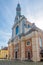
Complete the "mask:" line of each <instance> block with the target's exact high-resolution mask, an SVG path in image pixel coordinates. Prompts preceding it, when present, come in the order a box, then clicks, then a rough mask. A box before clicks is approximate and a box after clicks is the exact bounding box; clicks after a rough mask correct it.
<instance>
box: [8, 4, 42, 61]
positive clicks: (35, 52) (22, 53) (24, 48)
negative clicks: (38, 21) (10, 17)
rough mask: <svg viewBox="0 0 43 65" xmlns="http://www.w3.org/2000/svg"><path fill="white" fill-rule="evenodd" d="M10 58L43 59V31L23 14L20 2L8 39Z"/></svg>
mask: <svg viewBox="0 0 43 65" xmlns="http://www.w3.org/2000/svg"><path fill="white" fill-rule="evenodd" d="M8 51H9V54H8V55H9V56H8V58H9V59H19V60H28V59H30V60H32V61H40V60H41V59H43V31H42V30H41V29H39V28H38V27H37V26H36V25H35V24H34V23H31V22H29V21H28V20H27V18H26V17H25V16H24V15H21V7H20V4H19V3H18V4H17V7H16V16H15V20H14V25H13V27H12V37H11V39H10V40H9V41H8Z"/></svg>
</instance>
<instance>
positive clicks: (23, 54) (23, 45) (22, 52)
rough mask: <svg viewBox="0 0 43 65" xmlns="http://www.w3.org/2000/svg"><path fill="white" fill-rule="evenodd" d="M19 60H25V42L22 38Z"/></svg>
mask: <svg viewBox="0 0 43 65" xmlns="http://www.w3.org/2000/svg"><path fill="white" fill-rule="evenodd" d="M21 60H25V40H24V38H23V37H22V40H21Z"/></svg>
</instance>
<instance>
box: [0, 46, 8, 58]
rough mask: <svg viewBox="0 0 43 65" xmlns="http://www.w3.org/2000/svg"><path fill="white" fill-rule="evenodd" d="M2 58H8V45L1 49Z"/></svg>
mask: <svg viewBox="0 0 43 65" xmlns="http://www.w3.org/2000/svg"><path fill="white" fill-rule="evenodd" d="M0 59H8V47H4V48H2V49H0Z"/></svg>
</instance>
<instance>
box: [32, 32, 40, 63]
mask: <svg viewBox="0 0 43 65" xmlns="http://www.w3.org/2000/svg"><path fill="white" fill-rule="evenodd" d="M32 53H33V57H32V60H33V61H35V62H36V61H40V56H39V41H38V33H37V32H35V36H34V37H32Z"/></svg>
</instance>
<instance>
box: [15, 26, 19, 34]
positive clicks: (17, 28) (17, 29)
mask: <svg viewBox="0 0 43 65" xmlns="http://www.w3.org/2000/svg"><path fill="white" fill-rule="evenodd" d="M18 33H19V26H17V27H16V35H17V34H18Z"/></svg>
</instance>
